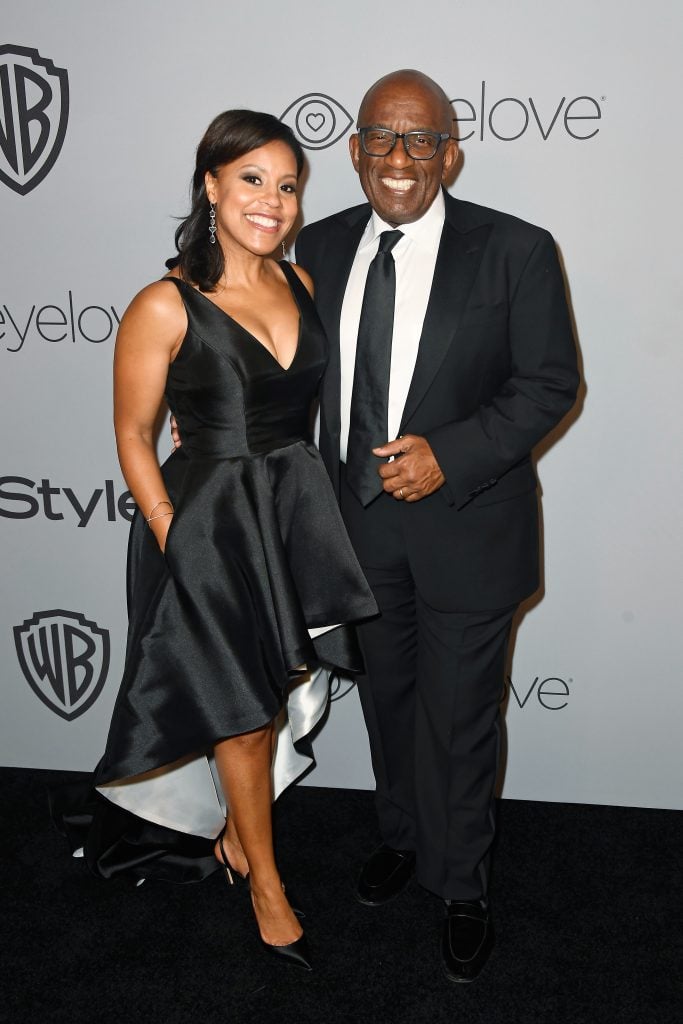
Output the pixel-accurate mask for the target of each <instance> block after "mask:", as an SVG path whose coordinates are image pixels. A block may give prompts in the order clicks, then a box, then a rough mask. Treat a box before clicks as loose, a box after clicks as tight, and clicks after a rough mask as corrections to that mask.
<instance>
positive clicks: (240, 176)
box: [205, 142, 298, 256]
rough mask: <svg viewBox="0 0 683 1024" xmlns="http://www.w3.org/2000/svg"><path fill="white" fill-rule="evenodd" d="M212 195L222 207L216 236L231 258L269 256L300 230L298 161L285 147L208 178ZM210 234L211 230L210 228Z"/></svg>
mask: <svg viewBox="0 0 683 1024" xmlns="http://www.w3.org/2000/svg"><path fill="white" fill-rule="evenodd" d="M205 184H206V194H207V196H208V198H209V202H210V203H215V204H216V228H217V231H216V236H217V238H218V241H219V242H220V243H221V245H222V247H223V251H224V252H226V253H229V252H231V251H232V252H235V251H236V250H237V249H243V250H246V251H247V252H250V253H253V254H254V255H255V256H267V255H268V254H269V253H271V252H272V251H273V250H274V249H275V248H276V247H277V246H278V245H279V244H280V242H281V241H282V240H283V239H284V238H285V236H286V235H287V233H288V231H289V230H290V229H291V227H292V225H293V224H294V220H295V218H296V215H297V210H298V202H297V196H296V187H297V171H296V159H295V157H294V154H293V153H292V151H291V149H290V148H289V146H288V145H286V143H284V142H269V143H268V144H267V145H265V146H261V147H260V148H259V149H252V150H251V152H250V153H245V155H244V156H241V157H239V158H238V159H237V160H233V161H232V162H231V163H229V164H223V166H222V167H219V168H218V174H217V175H216V177H215V178H214V176H213V175H212V174H211V173H210V172H207V174H206V178H205ZM207 234H208V225H207Z"/></svg>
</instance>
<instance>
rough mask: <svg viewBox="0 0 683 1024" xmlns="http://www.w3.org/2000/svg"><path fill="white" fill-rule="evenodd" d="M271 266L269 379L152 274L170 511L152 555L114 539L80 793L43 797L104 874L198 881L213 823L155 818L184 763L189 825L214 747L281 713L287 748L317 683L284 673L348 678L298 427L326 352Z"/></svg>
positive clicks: (306, 312)
mask: <svg viewBox="0 0 683 1024" xmlns="http://www.w3.org/2000/svg"><path fill="white" fill-rule="evenodd" d="M280 266H281V268H282V271H283V273H284V274H285V276H286V279H287V282H288V284H289V287H290V289H291V292H292V295H293V297H294V300H295V302H296V304H297V306H298V308H299V314H300V321H299V337H298V345H297V349H296V352H295V355H294V358H293V361H292V363H291V365H290V366H289V367H288V368H287V369H285V368H284V367H282V366H281V365H280V363H279V362H278V361H277V360H276V359H275V357H274V356H273V355H272V354H271V353H270V352H269V351H268V349H267V348H265V346H264V345H262V344H261V343H260V342H259V341H258V340H257V339H256V338H255V337H254V336H253V335H252V334H250V333H249V331H247V330H246V329H245V328H243V327H242V326H241V325H240V324H239V323H238V322H237V321H236V320H234V319H233V318H232V317H230V316H228V315H227V314H226V313H225V312H223V310H221V309H220V308H219V307H218V306H217V305H216V304H215V303H213V302H212V301H211V300H210V299H209V298H207V297H206V296H205V295H203V294H202V293H201V292H198V291H197V290H196V289H195V288H193V287H191V286H190V285H189V284H187V283H185V282H183V281H180V280H178V279H177V278H168V279H166V280H168V287H170V288H171V287H176V288H177V289H178V291H179V292H180V295H181V297H182V300H183V303H184V305H185V309H186V311H187V317H188V329H187V334H186V336H185V338H184V340H183V343H182V346H181V348H180V351H179V353H178V355H177V357H176V359H175V360H174V362H173V363H172V364H171V366H170V367H169V373H168V379H167V385H166V399H167V402H168V405H169V408H170V409H171V411H172V412H173V413H174V415H175V417H176V419H177V421H178V424H179V427H180V433H181V436H182V439H183V444H182V448H181V449H179V450H178V451H177V452H175V453H174V454H173V455H171V457H170V458H169V459H168V460H167V461H166V463H165V464H164V465H163V467H162V474H163V477H164V481H165V483H166V486H167V488H168V492H169V496H170V498H171V500H172V502H173V504H174V507H175V515H174V517H173V520H172V525H171V527H170V530H169V534H168V538H167V543H166V551H165V553H164V554H162V553H161V551H160V550H159V547H158V545H157V543H156V541H155V539H154V536H153V534H152V532H151V530H149V528H148V526H147V524H146V523H145V521H144V519H143V518H142V517H141V516H140V514H139V513H136V516H135V518H134V521H133V524H132V526H131V534H130V543H129V555H128V611H129V628H128V644H127V650H126V663H125V669H124V675H123V680H122V683H121V688H120V691H119V695H118V698H117V701H116V705H115V708H114V713H113V717H112V722H111V726H110V730H109V736H108V739H107V744H106V749H105V753H104V756H103V757H102V760H101V761H100V763H99V765H98V767H97V770H96V773H95V778H94V782H95V785H96V786H97V787H98V790H97V791H95V790H93V788H92V781H93V780H92V777H89V778H90V785H88V786H87V787H86V786H83V785H75V786H74V785H67V786H64V787H62V788H61V789H60V790H59V791H56V792H55V793H53V794H52V803H53V814H54V817H55V820H56V821H57V823H58V826H59V827H60V828H61V829H62V831H64V832H65V833H66V834H67V835H68V837H69V839H70V841H71V843H72V847H73V848H74V849H76V848H78V847H83V848H84V852H85V856H86V859H87V861H88V864H89V866H90V868H91V869H92V870H93V871H95V872H96V873H98V874H101V875H104V876H111V875H113V874H117V873H119V872H121V871H124V872H126V873H132V874H133V875H137V876H138V877H149V876H155V877H163V878H168V879H172V880H180V881H183V880H194V879H197V878H201V877H203V876H204V875H205V874H207V873H208V872H209V871H211V870H214V869H215V867H216V862H215V859H214V858H213V853H212V850H213V842H212V840H211V838H210V833H213V834H214V835H215V831H217V828H218V825H219V823H220V819H219V818H216V816H215V815H214V819H215V824H214V825H212V826H210V827H206V826H205V827H204V828H203V830H202V828H198V829H197V828H194V827H193V826H192V824H189V825H187V826H186V825H184V824H183V823H182V822H180V823H179V822H178V821H177V820H176V819H177V817H178V812H177V810H176V811H174V812H172V813H170V814H169V813H166V809H165V805H166V802H167V799H168V798H169V796H171V795H172V798H173V800H175V802H176V803H177V802H178V796H179V793H180V791H181V790H182V780H183V778H184V776H186V775H187V774H188V768H187V766H188V763H189V764H190V767H191V771H190V772H189V774H190V775H192V776H193V778H194V783H192V782H191V783H190V788H189V790H188V794H187V797H186V805H185V806H186V807H189V818H190V819H191V818H192V816H193V812H194V811H195V810H196V807H197V806H198V803H197V799H196V788H195V789H194V790H193V786H195V787H196V784H197V780H198V779H200V780H204V781H208V782H211V781H212V780H213V782H214V783H216V779H215V772H214V773H213V775H212V774H211V771H210V769H209V767H208V763H207V761H206V757H205V755H209V754H210V751H211V749H212V747H213V746H214V744H215V743H216V742H217V741H218V740H221V739H225V738H226V737H229V736H234V735H237V734H239V733H243V732H248V731H250V730H253V729H256V728H259V727H260V726H263V725H265V724H266V723H268V722H270V721H271V720H273V719H276V720H277V718H278V716H280V722H281V724H282V720H283V718H284V719H286V717H287V707H288V702H290V701H292V702H293V703H294V705H295V706H294V709H293V712H292V711H291V709H290V716H289V717H290V718H293V719H298V722H299V725H298V733H296V729H295V730H294V732H295V735H294V736H293V737H292V736H290V734H289V730H288V728H287V727H286V725H285V726H284V727H283V728H282V731H281V735H282V734H285V733H286V734H287V740H288V742H289V744H290V747H291V746H292V744H293V743H294V742H296V743H297V745H299V744H301V743H303V744H304V745H305V734H306V732H307V731H310V728H312V726H313V725H314V724H315V723H316V722H317V720H318V719H319V718H320V716H321V713H322V711H323V710H324V703H325V700H326V692H325V693H324V694H323V695H322V696H321V681H322V683H323V685H324V686H325V687H326V679H323V680H318V683H317V688H316V689H315V691H314V690H313V689H310V690H309V688H308V686H307V682H306V677H304V682H303V683H302V682H301V681H300V680H301V678H302V677H301V672H302V666H306V667H307V668H308V669H313V668H315V667H316V666H320V665H324V666H330V667H335V668H338V669H341V670H342V671H345V672H347V673H355V672H358V671H360V670H361V669H362V663H361V660H360V654H359V651H358V647H357V644H356V641H355V635H354V631H353V628H352V626H350V625H349V624H350V623H353V622H354V621H358V620H361V619H364V618H368V617H369V616H372V615H374V614H376V612H377V608H376V605H375V601H374V599H373V597H372V595H371V593H370V590H369V588H368V585H367V583H366V581H365V578H364V577H363V574H362V572H361V570H360V568H359V566H358V563H357V561H356V558H355V555H354V553H353V550H352V548H351V545H350V542H349V540H348V537H347V535H346V532H345V530H344V526H343V524H342V520H341V515H340V513H339V509H338V507H337V504H336V501H335V498H334V494H333V491H332V487H331V484H330V481H329V479H328V477H327V473H326V471H325V469H324V466H323V464H322V461H321V458H320V455H319V453H318V451H317V449H316V448H315V446H314V445H313V444H312V441H311V432H310V422H311V406H312V403H313V400H314V398H315V396H316V393H317V390H318V387H319V384H320V380H321V377H322V374H323V372H324V370H325V365H326V361H327V340H326V338H325V334H324V332H323V328H322V326H321V324H320V321H319V319H318V316H317V313H316V310H315V306H314V304H313V301H312V300H311V298H310V296H309V294H308V292H307V290H306V288H305V287H304V286H303V284H302V283H301V281H300V280H299V278H298V276H297V275H296V273H295V272H294V271H293V270H292V268H291V267H290V265H289V264H288V263H286V262H284V261H283V262H282V263H281V264H280ZM295 756H296V755H295ZM199 761H201V763H202V765H203V767H201V766H199ZM290 761H291V759H290ZM299 771H300V769H299ZM174 772H175V774H174ZM282 774H283V776H286V778H284V782H283V785H284V784H287V782H288V781H291V776H292V775H293V774H296V772H295V770H294V769H293V768H292V765H291V763H288V758H287V757H286V756H285V757H284V760H283V769H282ZM200 784H203V782H201V781H200ZM276 784H277V780H276ZM281 788H282V787H281ZM102 794H106V798H105V796H103V795H102ZM138 794H141V795H142V800H141V801H138V799H137V796H138ZM200 802H201V801H200ZM214 802H215V794H214ZM181 803H182V800H181ZM134 812H135V813H134ZM181 813H182V812H181ZM222 814H223V811H222V810H221V811H220V818H221V819H222ZM174 815H175V817H174ZM170 825H172V826H173V827H169V826H170ZM202 831H203V835H197V834H192V833H193V832H199V833H201V832H202Z"/></svg>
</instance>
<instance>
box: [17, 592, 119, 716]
mask: <svg viewBox="0 0 683 1024" xmlns="http://www.w3.org/2000/svg"><path fill="white" fill-rule="evenodd" d="M14 645H15V647H16V651H17V657H18V659H19V664H20V665H21V670H22V672H23V673H24V677H25V679H26V682H27V683H28V684H29V686H30V687H31V689H32V690H33V692H34V693H35V695H36V696H37V697H38V698H40V700H42V702H43V704H46V705H47V707H49V708H50V710H51V711H54V713H55V714H56V715H59V717H60V718H65V719H66V721H67V722H71V721H73V719H74V718H78V717H79V716H80V715H82V714H83V713H84V712H85V711H87V710H88V708H89V707H92V705H93V704H94V703H95V701H96V700H97V698H98V697H99V695H100V693H101V691H102V687H103V686H104V684H105V681H106V678H107V672H108V671H109V631H108V630H106V629H100V627H99V626H98V625H97V623H96V622H90V621H88V619H86V617H85V616H84V615H81V614H80V613H79V612H66V611H62V610H61V609H52V610H51V611H47V612H36V613H35V615H33V616H32V618H30V619H26V621H25V622H24V623H23V624H22V625H21V626H15V627H14Z"/></svg>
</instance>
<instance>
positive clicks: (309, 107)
mask: <svg viewBox="0 0 683 1024" xmlns="http://www.w3.org/2000/svg"><path fill="white" fill-rule="evenodd" d="M280 120H281V121H284V123H285V124H286V125H289V127H290V128H291V129H292V131H293V132H294V134H295V135H296V137H297V139H298V140H299V142H300V143H301V145H302V146H303V147H304V148H305V149H327V148H328V147H329V146H333V145H334V144H335V142H339V140H340V139H341V138H343V136H344V135H346V133H347V131H348V130H349V128H350V127H351V125H352V124H353V118H352V117H351V115H350V114H349V112H348V110H345V109H344V107H342V105H341V103H338V102H337V101H336V100H334V99H332V97H331V96H326V95H325V93H323V92H307V93H306V94H305V95H304V96H299V98H298V99H297V100H294V102H293V103H290V104H289V106H288V107H287V109H286V110H285V112H284V114H281V115H280Z"/></svg>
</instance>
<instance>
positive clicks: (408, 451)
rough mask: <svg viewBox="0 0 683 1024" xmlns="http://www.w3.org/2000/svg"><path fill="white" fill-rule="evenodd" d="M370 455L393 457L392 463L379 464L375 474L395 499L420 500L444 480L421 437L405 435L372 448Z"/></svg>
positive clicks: (426, 442) (424, 439)
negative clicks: (377, 474)
mask: <svg viewBox="0 0 683 1024" xmlns="http://www.w3.org/2000/svg"><path fill="white" fill-rule="evenodd" d="M372 454H373V455H377V456H379V458H382V459H388V458H389V456H391V455H393V456H394V460H393V462H386V463H383V464H382V465H381V466H380V467H379V469H378V473H379V475H380V476H381V477H382V480H383V481H384V490H385V491H386V492H387V493H388V494H392V495H393V496H394V498H396V500H397V501H420V499H421V498H426V497H427V495H428V494H433V493H434V491H438V489H439V487H441V486H443V484H444V483H445V482H446V477H445V476H444V475H443V473H442V472H441V467H440V466H439V463H438V462H437V461H436V459H435V457H434V452H433V451H432V449H431V447H430V445H429V442H428V441H427V439H426V438H424V437H418V436H417V435H416V434H405V435H404V436H403V437H399V438H397V439H396V440H395V441H389V443H388V444H383V445H382V446H381V448H373V449H372Z"/></svg>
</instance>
